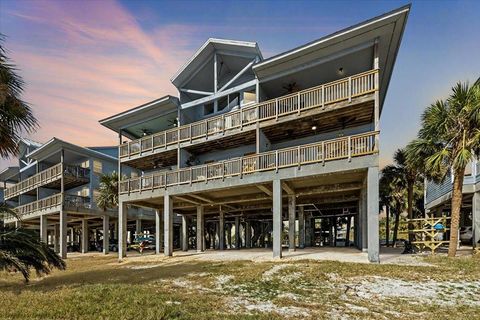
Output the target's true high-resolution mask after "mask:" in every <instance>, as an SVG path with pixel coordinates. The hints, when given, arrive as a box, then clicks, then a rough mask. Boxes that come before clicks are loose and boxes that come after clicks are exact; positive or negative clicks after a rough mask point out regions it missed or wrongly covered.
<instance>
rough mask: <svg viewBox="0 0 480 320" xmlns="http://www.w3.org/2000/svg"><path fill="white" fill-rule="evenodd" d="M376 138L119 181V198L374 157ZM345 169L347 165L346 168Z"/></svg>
mask: <svg viewBox="0 0 480 320" xmlns="http://www.w3.org/2000/svg"><path fill="white" fill-rule="evenodd" d="M377 137H378V132H368V133H363V134H359V135H352V136H345V137H341V138H336V139H331V140H325V141H321V142H317V143H313V144H308V145H301V146H296V147H291V148H285V149H279V150H275V151H269V152H265V153H260V154H256V155H252V156H246V157H240V158H235V159H229V160H224V161H221V162H216V163H209V164H205V165H200V166H194V167H189V168H181V169H178V170H173V171H164V172H157V173H153V174H150V175H145V176H142V177H138V178H131V179H126V180H122V181H121V182H120V194H129V193H135V192H141V191H147V190H154V189H158V188H168V187H170V186H177V185H192V184H195V183H202V182H203V183H207V182H208V181H211V180H225V179H228V178H231V177H238V176H240V177H242V176H246V175H253V174H255V173H258V172H265V171H272V172H278V171H279V170H281V169H282V168H289V167H297V166H298V167H301V166H303V165H309V164H312V163H324V162H326V161H333V160H340V159H351V158H353V157H360V156H365V155H370V154H375V153H377V152H378V149H377V145H376V139H377ZM346 169H348V165H346Z"/></svg>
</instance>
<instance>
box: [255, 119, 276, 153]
mask: <svg viewBox="0 0 480 320" xmlns="http://www.w3.org/2000/svg"><path fill="white" fill-rule="evenodd" d="M255 134H256V137H257V138H256V140H257V144H256V151H257V153H262V152H267V151H270V150H271V149H272V143H271V142H270V140H269V139H268V137H267V136H266V135H265V133H263V130H262V129H260V123H259V122H257V128H256V132H255Z"/></svg>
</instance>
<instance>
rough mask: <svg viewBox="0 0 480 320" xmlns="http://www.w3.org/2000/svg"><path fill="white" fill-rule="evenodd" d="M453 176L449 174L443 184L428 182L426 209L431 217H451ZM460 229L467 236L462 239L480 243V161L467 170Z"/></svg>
mask: <svg viewBox="0 0 480 320" xmlns="http://www.w3.org/2000/svg"><path fill="white" fill-rule="evenodd" d="M452 187H453V176H452V175H451V174H449V175H448V176H447V177H446V178H445V180H444V181H443V182H442V183H441V184H435V183H432V182H431V181H426V188H425V209H426V212H427V214H428V215H430V216H442V215H446V216H450V214H451V201H452ZM460 227H461V228H462V230H463V232H464V233H465V234H463V235H462V234H461V237H460V239H461V240H463V241H464V242H468V241H469V240H468V239H469V238H472V240H473V243H475V244H476V243H478V242H479V241H480V161H478V160H475V161H473V162H472V163H471V164H470V165H468V166H467V168H466V169H465V178H464V181H463V198H462V209H461V216H460Z"/></svg>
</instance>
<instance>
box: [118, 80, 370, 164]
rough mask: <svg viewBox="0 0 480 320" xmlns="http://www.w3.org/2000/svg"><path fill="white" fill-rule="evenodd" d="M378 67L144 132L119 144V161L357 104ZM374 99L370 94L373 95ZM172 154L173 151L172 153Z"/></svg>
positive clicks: (366, 92) (365, 93)
mask: <svg viewBox="0 0 480 320" xmlns="http://www.w3.org/2000/svg"><path fill="white" fill-rule="evenodd" d="M376 77H378V70H369V71H366V72H363V73H360V74H356V75H353V76H350V77H346V78H343V79H340V80H337V81H333V82H329V83H326V84H322V85H319V86H316V87H312V88H309V89H306V90H302V91H299V92H296V93H293V94H289V95H285V96H281V97H278V98H275V99H271V100H268V101H265V102H261V103H257V104H253V105H251V106H247V107H244V108H240V109H239V110H236V111H231V112H228V113H224V114H222V115H220V116H216V117H211V118H208V119H205V120H202V121H197V122H193V123H190V124H188V125H183V126H180V127H177V128H174V129H170V130H166V131H162V132H159V133H155V134H152V135H147V136H145V137H142V138H140V139H137V140H132V141H129V142H125V143H123V144H121V145H120V146H119V155H120V161H122V162H126V161H132V160H136V159H139V158H142V157H148V156H152V155H154V154H157V153H161V152H166V151H170V153H171V152H174V151H173V150H176V149H177V148H178V146H179V145H180V146H181V147H188V146H191V145H194V144H198V143H204V142H205V141H207V140H208V139H214V138H219V137H222V136H227V135H232V134H237V133H241V132H242V131H244V130H246V128H255V126H256V125H257V124H258V125H259V126H260V127H262V126H267V125H271V123H272V122H273V123H277V122H280V121H290V119H291V117H294V118H295V119H298V118H302V117H306V116H311V115H312V114H314V113H316V112H326V111H328V110H330V109H329V108H328V106H332V105H334V104H336V103H341V102H345V103H347V104H349V105H350V104H352V105H353V104H358V103H361V102H365V99H363V98H364V97H367V96H368V95H371V94H372V93H374V92H375V91H376V90H378V84H377V83H378V81H375V78H376ZM372 100H373V96H372ZM172 157H175V155H172Z"/></svg>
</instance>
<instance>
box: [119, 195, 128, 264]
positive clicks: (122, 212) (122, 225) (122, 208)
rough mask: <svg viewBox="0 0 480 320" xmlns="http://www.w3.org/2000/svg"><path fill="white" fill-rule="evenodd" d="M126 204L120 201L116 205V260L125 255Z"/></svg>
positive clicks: (120, 259)
mask: <svg viewBox="0 0 480 320" xmlns="http://www.w3.org/2000/svg"><path fill="white" fill-rule="evenodd" d="M127 210H128V209H127V204H126V203H125V202H120V203H119V206H118V260H119V261H122V258H124V257H126V256H127Z"/></svg>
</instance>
